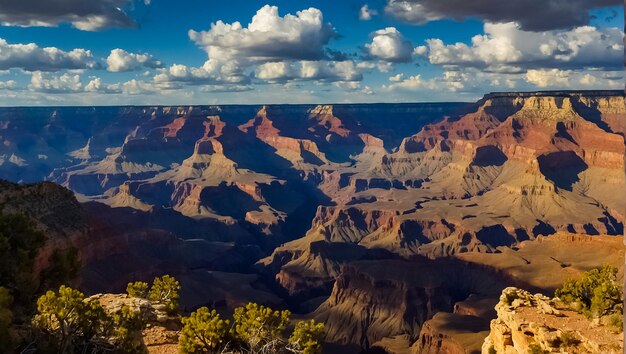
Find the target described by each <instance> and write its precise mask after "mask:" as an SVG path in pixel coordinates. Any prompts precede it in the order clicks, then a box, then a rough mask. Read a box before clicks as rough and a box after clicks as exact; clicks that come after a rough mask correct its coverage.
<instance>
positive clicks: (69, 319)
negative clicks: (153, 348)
mask: <svg viewBox="0 0 626 354" xmlns="http://www.w3.org/2000/svg"><path fill="white" fill-rule="evenodd" d="M33 325H34V326H35V328H38V329H39V330H41V331H42V332H43V334H44V336H45V337H46V340H45V341H44V342H45V344H44V346H43V349H42V348H40V349H41V350H40V351H45V352H50V353H99V352H118V353H145V352H146V348H145V345H144V344H143V339H142V337H141V330H142V329H143V326H144V325H143V321H142V319H141V316H140V314H137V313H135V312H134V311H133V310H132V309H131V308H130V307H128V306H126V305H124V306H122V307H121V308H120V309H119V310H118V311H117V312H115V313H113V314H111V315H109V314H108V313H107V312H106V311H105V309H104V308H103V307H102V305H100V302H99V301H98V300H89V299H85V296H84V295H83V293H81V292H80V291H78V290H75V289H72V288H69V287H66V286H63V285H62V286H61V287H60V288H59V290H58V291H57V292H54V291H48V292H47V293H46V294H44V295H42V296H41V297H40V298H39V300H37V314H36V315H35V317H34V318H33Z"/></svg>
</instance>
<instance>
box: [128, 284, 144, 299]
mask: <svg viewBox="0 0 626 354" xmlns="http://www.w3.org/2000/svg"><path fill="white" fill-rule="evenodd" d="M126 292H127V293H128V295H129V296H130V297H138V298H141V299H147V298H148V283H145V282H142V281H136V282H133V283H128V286H127V287H126Z"/></svg>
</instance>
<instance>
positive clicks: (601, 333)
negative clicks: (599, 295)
mask: <svg viewBox="0 0 626 354" xmlns="http://www.w3.org/2000/svg"><path fill="white" fill-rule="evenodd" d="M496 312H497V314H498V317H497V318H496V319H494V320H492V321H491V331H490V333H489V336H488V337H487V338H486V339H485V342H484V343H483V347H482V353H483V354H494V353H506V354H517V353H520V354H522V353H523V354H526V353H603V354H612V353H615V354H617V353H622V350H623V347H624V342H623V338H622V336H623V335H622V333H621V330H618V329H617V328H615V327H612V326H609V325H603V324H600V323H598V322H597V321H592V320H590V319H588V318H587V317H585V316H584V315H582V314H579V313H577V312H574V311H571V310H570V309H569V308H568V307H567V306H565V305H564V304H563V303H561V302H560V301H559V299H558V298H553V299H551V298H549V297H547V296H544V295H541V294H536V295H532V294H531V293H529V292H528V291H525V290H521V289H517V288H513V287H510V288H506V289H504V291H503V292H502V295H501V296H500V302H499V303H498V304H497V305H496Z"/></svg>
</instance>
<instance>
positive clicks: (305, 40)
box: [189, 5, 337, 62]
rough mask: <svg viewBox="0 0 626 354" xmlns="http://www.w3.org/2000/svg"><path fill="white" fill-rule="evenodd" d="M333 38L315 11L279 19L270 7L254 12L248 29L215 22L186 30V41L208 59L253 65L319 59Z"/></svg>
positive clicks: (238, 24) (321, 16)
mask: <svg viewBox="0 0 626 354" xmlns="http://www.w3.org/2000/svg"><path fill="white" fill-rule="evenodd" d="M336 36H337V33H336V32H335V29H334V28H333V27H332V26H331V25H330V24H329V23H325V22H324V17H323V15H322V12H321V11H320V10H318V9H316V8H309V9H306V10H302V11H298V12H297V13H296V15H292V14H287V15H285V16H283V17H281V16H280V15H279V14H278V7H276V6H269V5H265V6H263V7H262V8H261V9H259V10H258V11H257V13H256V15H254V17H252V21H251V22H250V23H249V24H248V27H243V26H242V25H241V23H240V22H234V23H232V24H227V23H224V22H222V21H217V22H216V23H212V24H211V29H210V30H208V31H200V32H196V31H194V30H190V31H189V38H191V40H192V41H194V42H195V43H196V44H197V45H199V46H201V47H203V48H204V49H205V50H206V52H207V53H208V55H209V58H210V59H214V60H220V59H222V60H232V59H235V60H243V59H246V60H250V61H253V62H269V61H280V60H286V59H295V60H316V59H322V58H323V57H324V46H325V45H326V44H328V42H329V41H330V40H331V39H332V38H334V37H336Z"/></svg>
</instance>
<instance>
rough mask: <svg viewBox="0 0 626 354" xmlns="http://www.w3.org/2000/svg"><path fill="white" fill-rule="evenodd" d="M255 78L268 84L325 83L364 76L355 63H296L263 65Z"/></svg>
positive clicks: (357, 79)
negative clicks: (296, 81)
mask: <svg viewBox="0 0 626 354" xmlns="http://www.w3.org/2000/svg"><path fill="white" fill-rule="evenodd" d="M255 77H256V78H257V79H260V80H264V81H268V82H283V81H291V80H311V81H323V82H335V81H346V82H348V81H360V80H362V79H363V75H362V74H361V72H360V71H359V69H358V67H357V65H356V64H355V62H354V61H351V60H345V61H326V60H320V61H307V60H303V61H296V62H291V61H289V62H272V63H265V64H261V65H259V66H258V67H257V69H256V71H255Z"/></svg>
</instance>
